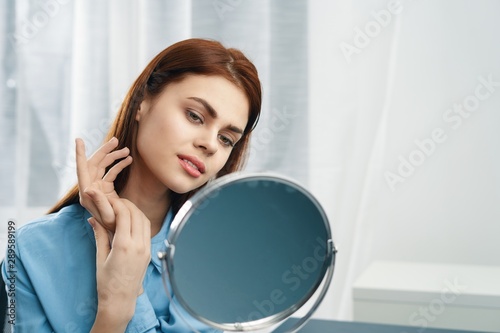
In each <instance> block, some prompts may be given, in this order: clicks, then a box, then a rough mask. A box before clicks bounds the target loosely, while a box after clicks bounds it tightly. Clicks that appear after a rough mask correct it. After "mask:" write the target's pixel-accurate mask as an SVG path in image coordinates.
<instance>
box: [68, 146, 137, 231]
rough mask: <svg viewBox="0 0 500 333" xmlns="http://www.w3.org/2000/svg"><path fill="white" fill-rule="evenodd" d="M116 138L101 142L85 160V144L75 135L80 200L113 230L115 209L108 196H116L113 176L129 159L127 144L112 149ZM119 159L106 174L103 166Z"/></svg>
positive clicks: (104, 224)
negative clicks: (102, 143) (120, 147)
mask: <svg viewBox="0 0 500 333" xmlns="http://www.w3.org/2000/svg"><path fill="white" fill-rule="evenodd" d="M117 146H118V139H117V138H112V139H111V140H109V141H108V142H106V143H105V144H104V145H102V146H101V147H100V148H99V149H98V150H97V151H96V152H95V153H94V154H93V155H92V156H91V157H90V158H89V159H88V160H87V156H86V155H85V144H84V142H83V140H82V139H76V173H77V175H78V187H79V189H80V204H81V205H82V206H83V207H85V208H86V209H87V210H88V211H89V212H90V213H91V214H92V216H94V217H95V218H96V220H97V221H98V222H99V223H100V224H102V225H103V226H104V227H105V228H106V229H108V230H109V231H114V230H115V213H114V211H113V208H112V207H111V204H110V202H109V200H108V199H109V198H118V194H117V193H116V191H115V187H114V183H113V182H114V181H115V179H116V176H117V175H118V174H119V173H120V172H121V171H122V170H123V169H125V168H126V167H127V166H129V165H130V163H132V156H130V155H129V154H130V150H129V149H128V148H126V147H125V148H122V149H120V150H114V149H115V148H116V147H117ZM119 159H122V160H121V161H120V162H118V163H117V164H115V165H114V166H113V167H112V168H111V169H109V171H108V172H107V173H106V174H105V172H106V168H107V167H108V166H110V165H111V164H113V163H114V162H115V161H116V160H119Z"/></svg>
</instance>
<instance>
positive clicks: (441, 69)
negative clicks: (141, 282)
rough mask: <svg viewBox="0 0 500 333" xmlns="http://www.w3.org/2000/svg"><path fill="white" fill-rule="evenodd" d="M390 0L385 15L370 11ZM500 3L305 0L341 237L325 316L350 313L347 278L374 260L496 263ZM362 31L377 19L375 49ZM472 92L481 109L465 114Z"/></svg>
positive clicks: (327, 191)
mask: <svg viewBox="0 0 500 333" xmlns="http://www.w3.org/2000/svg"><path fill="white" fill-rule="evenodd" d="M390 9H392V10H393V12H394V13H393V14H391V15H390V18H389V17H387V16H385V17H381V18H379V20H381V22H382V21H383V24H384V25H385V27H384V26H381V25H380V24H379V23H377V21H376V19H375V16H377V15H374V14H373V13H378V14H379V16H380V15H382V14H381V13H382V12H381V11H386V13H390ZM499 13H500V2H498V1H465V0H462V1H451V0H450V1H415V0H413V1H401V2H399V6H398V4H397V3H396V4H394V2H392V3H391V2H388V1H369V2H368V1H335V2H327V1H311V2H310V7H309V17H310V25H309V29H310V30H309V41H310V50H309V57H310V58H309V61H310V82H311V85H310V90H309V93H310V95H309V97H310V103H309V107H310V111H311V112H312V114H313V120H312V121H311V124H310V126H311V127H310V132H311V134H312V136H311V154H310V156H311V160H310V165H311V179H310V184H311V190H312V191H313V193H315V194H316V195H317V196H318V198H319V199H320V201H321V202H322V203H323V204H324V205H325V208H326V210H327V213H328V214H329V217H330V218H331V224H332V229H333V237H334V240H335V242H336V244H337V246H338V248H339V253H338V261H337V262H338V263H337V266H336V269H335V276H334V281H333V284H332V286H331V289H330V291H329V294H328V295H327V299H326V300H325V301H324V302H323V304H322V306H321V307H320V309H319V310H318V312H317V314H316V316H317V317H322V318H337V319H351V318H352V301H351V287H352V283H353V281H354V280H355V278H356V277H357V276H358V275H359V274H360V273H361V272H362V271H363V269H365V268H366V267H367V265H368V264H369V263H370V262H372V261H374V260H382V259H384V260H405V261H420V262H438V263H459V264H480V265H496V266H499V265H500V256H499V255H498V253H500V242H499V241H498V239H499V236H498V235H500V206H499V205H498V202H500V200H499V199H500V176H499V171H498V170H500V168H499V166H500V157H499V149H498V148H499V143H500V131H499V130H498V128H497V127H498V125H500V113H499V112H498V110H499V108H500V62H499V61H498V59H500V43H498V32H499V31H500V23H499V22H500V21H499V20H498V15H499ZM377 26H378V27H379V28H380V29H379V30H377ZM357 28H359V29H360V30H362V31H364V30H365V28H369V29H372V30H370V31H371V35H372V37H369V38H368V39H369V43H368V45H367V46H363V45H362V42H363V40H362V38H361V37H359V36H358V37H357V38H358V39H356V36H357V35H359V33H357ZM343 42H344V44H342V43H343ZM365 42H366V40H365ZM346 44H350V45H352V46H353V47H357V50H356V52H358V53H353V54H352V55H351V56H347V57H346V56H345V54H344V53H343V52H342V49H341V46H342V45H343V47H344V48H348V47H347V46H346ZM346 54H347V53H346ZM488 78H489V80H491V81H494V82H496V83H493V84H492V85H491V84H490V85H491V87H486V86H485V84H484V83H482V82H483V81H484V80H486V81H488ZM488 89H489V90H488ZM475 96H477V97H479V98H477V97H475ZM475 102H478V103H477V105H475V104H474V103H475ZM464 103H466V104H467V103H470V104H468V105H467V108H469V109H474V110H473V111H470V112H469V111H467V110H466V109H465V107H464V108H463V109H464V110H465V111H463V116H459V114H458V113H455V112H454V111H453V108H454V104H462V105H463V104H464ZM452 117H453V118H452ZM460 119H461V120H460ZM459 121H460V123H459ZM433 131H437V132H436V133H435V137H436V139H438V141H441V142H439V143H434V144H431V143H430V141H428V140H429V139H430V138H432V133H433ZM416 140H417V141H419V142H421V143H422V142H424V141H425V142H427V143H426V145H425V147H426V148H419V147H418V146H417V144H416V143H415V141H416ZM433 146H434V148H433ZM424 150H426V151H424ZM419 151H421V152H419ZM400 156H401V157H400ZM400 158H403V159H406V160H409V159H410V158H411V160H412V162H413V163H414V164H418V165H416V166H413V167H410V168H409V169H408V166H406V169H405V167H403V166H401V164H402V162H401V160H400ZM398 168H400V169H399V171H398ZM412 169H413V171H411V170H412ZM410 171H411V172H410ZM388 173H392V174H391V176H392V177H393V179H396V178H394V176H396V177H401V178H398V179H399V180H403V181H401V182H400V181H395V182H393V183H392V185H391V182H390V181H388V180H387V179H386V177H387V175H388Z"/></svg>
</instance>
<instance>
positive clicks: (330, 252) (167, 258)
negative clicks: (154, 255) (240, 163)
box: [158, 172, 337, 332]
mask: <svg viewBox="0 0 500 333" xmlns="http://www.w3.org/2000/svg"><path fill="white" fill-rule="evenodd" d="M252 179H255V180H259V181H277V182H280V183H282V184H283V183H284V184H286V185H288V186H291V187H293V188H294V189H295V190H297V191H299V192H300V193H301V194H303V195H304V196H306V197H307V198H308V199H309V200H310V201H311V202H312V203H313V204H314V206H315V207H316V209H317V210H318V212H319V213H320V215H321V217H322V219H323V222H324V227H325V231H326V233H327V235H326V242H327V244H325V247H326V257H325V260H324V262H323V265H322V267H321V273H320V276H321V278H320V279H319V281H316V283H315V284H314V285H313V287H312V288H311V290H310V291H309V293H308V294H306V295H304V296H303V297H302V298H301V300H300V301H299V302H297V303H295V304H293V305H292V306H290V307H289V308H287V309H285V310H282V311H281V312H279V313H276V314H273V315H271V316H267V317H264V318H261V319H258V320H253V321H247V322H243V323H240V322H235V323H218V322H214V321H211V320H209V319H207V318H204V317H202V316H201V315H199V314H198V313H196V312H195V311H194V310H193V309H191V307H190V306H189V304H188V302H186V301H185V300H184V298H183V297H182V295H181V294H178V293H177V291H178V288H177V284H176V280H175V274H174V270H175V268H174V266H175V244H176V241H177V239H178V237H179V235H180V233H181V232H182V230H183V227H184V226H185V225H186V223H187V221H188V220H189V218H190V217H191V215H192V214H193V213H195V212H196V210H197V209H198V208H199V207H200V206H201V205H203V204H204V203H205V199H210V198H214V197H216V196H217V193H218V192H219V191H220V190H221V189H223V188H224V187H226V186H228V185H231V184H233V183H238V182H241V181H248V180H252ZM164 242H165V246H166V250H165V252H159V253H158V257H159V258H160V259H161V261H162V267H163V272H164V274H166V277H165V276H164V278H163V281H164V287H165V291H166V292H167V294H168V296H169V298H170V299H171V301H172V297H171V295H170V291H171V292H172V293H173V295H175V297H176V299H177V300H178V303H179V305H180V306H182V308H183V309H184V310H185V311H186V312H187V313H188V314H189V315H191V316H192V317H193V318H194V319H196V320H198V321H200V322H201V323H204V324H207V325H209V326H211V327H213V328H217V329H222V330H224V331H237V332H241V331H251V330H259V329H264V328H269V327H271V326H273V325H276V324H278V323H280V322H284V321H285V319H287V318H289V317H290V316H291V315H292V314H293V313H295V312H296V311H297V310H299V309H300V308H301V307H302V306H303V305H304V304H305V303H307V302H308V301H309V300H310V299H311V297H312V296H313V295H314V294H315V293H316V292H318V288H319V287H320V285H321V284H322V283H323V288H322V289H321V291H320V293H319V294H318V298H317V299H316V301H315V303H314V304H313V305H312V307H311V308H310V310H309V311H308V312H307V314H306V315H305V316H304V317H302V318H300V319H299V320H298V321H297V322H296V323H295V324H294V325H293V327H292V328H290V329H288V330H287V332H296V331H297V330H298V329H300V328H301V327H303V326H304V325H305V324H306V322H307V320H308V319H309V318H310V317H311V316H312V314H313V313H314V312H315V311H316V309H317V308H318V306H319V305H320V303H321V301H322V300H323V298H324V296H325V294H326V292H327V290H328V287H329V286H330V284H331V280H332V277H333V271H334V266H335V257H336V253H337V249H336V248H335V246H334V242H333V240H332V236H331V229H330V223H329V221H328V218H327V216H326V213H325V212H324V210H323V208H322V207H321V205H320V204H319V202H318V201H317V200H316V198H314V196H313V195H312V194H311V193H310V192H309V191H308V190H307V189H305V188H304V187H303V186H301V185H299V184H298V183H297V182H296V181H293V180H291V179H290V178H288V177H284V176H282V175H278V174H275V173H248V172H235V173H232V174H229V175H226V176H223V177H220V178H218V179H216V180H214V181H212V182H210V183H209V184H207V185H206V186H205V187H203V188H202V189H200V190H199V191H198V192H197V193H196V194H195V195H193V196H192V197H191V198H190V199H188V200H187V201H186V202H185V203H184V205H183V206H182V207H181V208H180V209H179V211H178V212H177V214H176V215H175V217H174V219H173V220H172V223H171V225H170V230H169V233H168V236H167V239H166V240H165V241H164ZM168 284H170V288H169V285H168ZM176 310H177V309H176ZM178 313H179V314H180V312H179V311H178ZM181 317H182V315H181ZM183 319H184V318H183ZM184 320H185V319H184ZM185 321H186V320H185ZM186 323H188V322H187V321H186ZM188 325H189V323H188ZM193 330H194V329H193ZM194 332H196V330H194Z"/></svg>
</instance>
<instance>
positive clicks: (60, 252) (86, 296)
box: [2, 204, 219, 333]
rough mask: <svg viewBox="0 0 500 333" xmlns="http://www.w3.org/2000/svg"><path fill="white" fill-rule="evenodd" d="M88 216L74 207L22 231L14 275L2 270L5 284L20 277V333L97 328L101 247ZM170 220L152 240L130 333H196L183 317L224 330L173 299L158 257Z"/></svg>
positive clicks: (85, 332)
mask: <svg viewBox="0 0 500 333" xmlns="http://www.w3.org/2000/svg"><path fill="white" fill-rule="evenodd" d="M89 217H90V213H89V212H88V211H87V210H86V209H85V208H83V207H82V206H80V205H79V204H74V205H71V206H68V207H65V208H63V209H61V210H60V211H59V212H57V213H54V214H50V215H46V216H44V217H42V218H39V219H37V220H35V221H33V222H31V223H29V224H26V225H24V226H23V227H21V228H19V230H17V232H16V234H17V235H16V249H15V250H16V258H15V260H16V261H15V264H16V266H15V273H10V272H8V271H10V270H9V268H8V267H6V266H7V265H4V266H3V269H2V276H3V279H4V281H6V282H8V278H9V277H12V275H11V274H15V305H16V318H15V326H14V329H15V332H16V333H25V332H26V333H28V332H29V333H33V332H37V333H45V332H57V333H59V332H61V333H88V332H89V331H90V329H91V328H92V325H93V323H94V320H95V316H96V311H97V291H96V268H95V266H96V259H95V256H96V245H95V238H94V231H93V230H92V227H91V226H90V225H89V224H88V222H87V219H88V218H89ZM171 221H172V213H171V212H169V213H168V214H167V216H166V218H165V221H164V223H163V226H162V228H161V230H160V232H159V233H158V234H157V235H155V236H154V237H153V238H152V239H151V262H150V263H149V265H148V268H147V271H146V275H145V277H144V282H143V287H144V292H143V293H142V294H141V295H140V296H139V297H138V298H137V302H136V307H135V313H134V316H133V318H132V320H131V321H130V322H129V324H128V326H127V329H126V331H125V332H127V333H146V332H147V333H152V332H165V333H166V332H192V330H191V329H190V327H189V325H187V324H186V323H185V321H183V318H189V319H188V320H189V324H190V325H191V326H193V327H194V328H195V329H197V330H199V331H201V332H219V331H217V330H214V329H209V328H207V326H206V325H204V324H202V323H200V322H198V321H195V320H194V319H192V318H190V317H189V315H188V314H187V313H186V312H185V311H183V310H181V308H180V306H179V305H178V303H177V301H176V299H175V297H173V303H174V304H171V303H170V301H169V297H168V296H167V294H166V291H165V288H164V286H163V282H162V277H161V273H162V269H161V262H160V260H159V259H158V256H157V253H158V251H160V250H163V249H164V243H163V240H164V239H166V237H167V233H168V230H169V227H170V223H171ZM117 283H124V282H123V281H120V280H119V279H117ZM172 305H174V306H175V308H173V306H172ZM179 311H180V312H181V313H182V318H181V317H179V315H178V313H179Z"/></svg>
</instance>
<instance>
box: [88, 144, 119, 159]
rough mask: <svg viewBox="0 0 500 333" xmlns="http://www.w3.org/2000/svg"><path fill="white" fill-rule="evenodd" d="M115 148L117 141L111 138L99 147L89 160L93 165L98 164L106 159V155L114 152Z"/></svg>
mask: <svg viewBox="0 0 500 333" xmlns="http://www.w3.org/2000/svg"><path fill="white" fill-rule="evenodd" d="M116 147H118V139H117V138H115V137H112V138H111V139H110V140H109V141H108V142H106V143H105V144H103V145H102V146H101V147H99V149H97V150H96V152H95V153H94V154H92V156H91V157H90V160H92V162H93V163H96V164H98V163H99V162H100V161H102V160H103V159H104V158H105V157H106V155H108V154H109V153H111V152H112V151H113V150H115V148H116Z"/></svg>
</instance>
